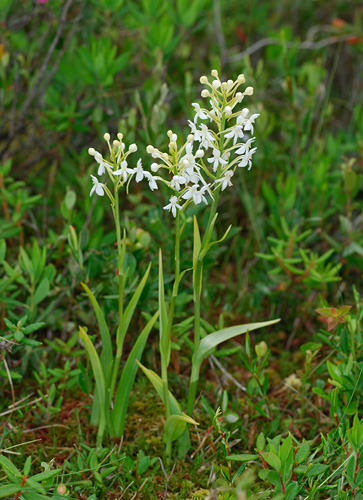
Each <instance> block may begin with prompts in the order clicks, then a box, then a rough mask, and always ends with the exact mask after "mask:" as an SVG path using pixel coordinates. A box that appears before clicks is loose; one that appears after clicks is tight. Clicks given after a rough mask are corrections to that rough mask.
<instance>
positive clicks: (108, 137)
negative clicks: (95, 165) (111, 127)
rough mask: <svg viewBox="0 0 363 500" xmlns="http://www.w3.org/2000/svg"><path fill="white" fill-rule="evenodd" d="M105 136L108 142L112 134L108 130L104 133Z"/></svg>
mask: <svg viewBox="0 0 363 500" xmlns="http://www.w3.org/2000/svg"><path fill="white" fill-rule="evenodd" d="M103 138H104V139H105V141H107V142H108V141H109V140H110V139H111V136H110V134H109V133H108V132H106V133H105V134H103Z"/></svg>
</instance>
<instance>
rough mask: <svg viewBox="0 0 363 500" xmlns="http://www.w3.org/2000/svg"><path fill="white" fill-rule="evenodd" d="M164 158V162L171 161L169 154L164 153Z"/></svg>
mask: <svg viewBox="0 0 363 500" xmlns="http://www.w3.org/2000/svg"><path fill="white" fill-rule="evenodd" d="M162 157H163V158H164V160H166V161H168V160H169V155H168V153H163V154H162Z"/></svg>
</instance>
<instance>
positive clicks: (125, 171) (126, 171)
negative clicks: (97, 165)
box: [114, 160, 134, 182]
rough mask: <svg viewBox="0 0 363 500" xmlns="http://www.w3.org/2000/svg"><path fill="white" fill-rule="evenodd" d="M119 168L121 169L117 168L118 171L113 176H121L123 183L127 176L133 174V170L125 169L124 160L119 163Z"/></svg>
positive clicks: (125, 162)
mask: <svg viewBox="0 0 363 500" xmlns="http://www.w3.org/2000/svg"><path fill="white" fill-rule="evenodd" d="M120 167H121V168H119V169H118V170H115V172H114V175H122V178H123V181H124V182H126V181H127V177H128V174H133V173H134V169H132V168H127V161H126V160H124V161H123V162H121V165H120Z"/></svg>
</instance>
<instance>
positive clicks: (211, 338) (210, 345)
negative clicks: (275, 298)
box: [190, 319, 280, 383]
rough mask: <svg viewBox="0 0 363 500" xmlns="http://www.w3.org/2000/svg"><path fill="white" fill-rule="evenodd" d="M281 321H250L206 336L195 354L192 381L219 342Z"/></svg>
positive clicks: (196, 377) (197, 375)
mask: <svg viewBox="0 0 363 500" xmlns="http://www.w3.org/2000/svg"><path fill="white" fill-rule="evenodd" d="M279 321H280V319H273V320H271V321H263V322H261V323H248V324H247V325H237V326H231V327H229V328H223V330H218V331H216V332H214V333H211V334H210V335H207V336H206V337H204V339H202V340H201V341H200V344H199V347H198V349H197V350H196V352H195V353H194V355H193V359H192V365H193V368H192V375H191V379H190V382H191V383H192V382H194V381H197V380H198V378H199V371H200V367H201V364H202V362H203V360H204V359H205V358H206V357H207V356H209V355H210V354H211V353H212V352H213V350H214V349H215V348H216V347H217V346H218V345H219V344H222V342H226V341H227V340H230V339H233V338H234V337H237V336H238V335H242V334H243V333H246V332H251V331H252V330H258V329H259V328H264V327H265V326H270V325H274V324H275V323H278V322H279Z"/></svg>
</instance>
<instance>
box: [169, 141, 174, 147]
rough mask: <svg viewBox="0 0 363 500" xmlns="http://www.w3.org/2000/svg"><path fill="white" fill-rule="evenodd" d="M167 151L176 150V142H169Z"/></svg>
mask: <svg viewBox="0 0 363 500" xmlns="http://www.w3.org/2000/svg"><path fill="white" fill-rule="evenodd" d="M169 149H176V142H174V141H170V142H169Z"/></svg>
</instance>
